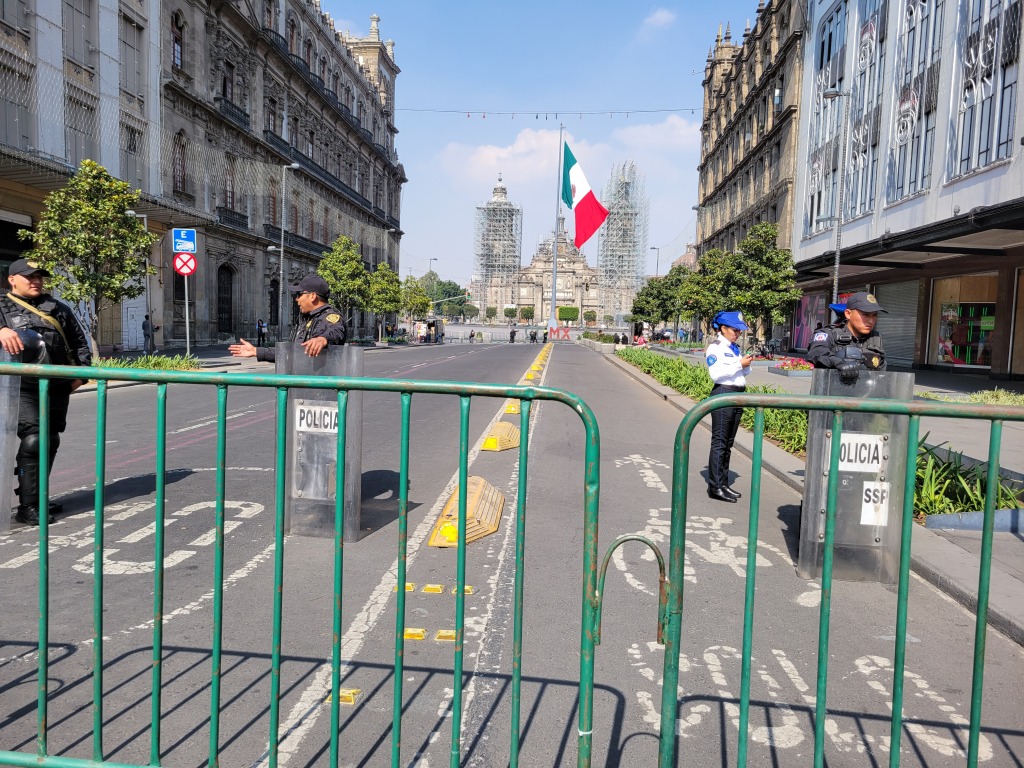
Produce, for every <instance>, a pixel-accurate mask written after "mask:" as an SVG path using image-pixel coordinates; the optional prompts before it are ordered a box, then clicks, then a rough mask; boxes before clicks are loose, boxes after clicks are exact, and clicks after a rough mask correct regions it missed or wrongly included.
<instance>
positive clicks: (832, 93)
mask: <svg viewBox="0 0 1024 768" xmlns="http://www.w3.org/2000/svg"><path fill="white" fill-rule="evenodd" d="M821 95H822V98H825V99H828V100H829V101H834V100H836V99H839V98H842V99H843V101H844V102H845V103H844V104H843V138H842V139H841V141H842V152H841V153H840V162H839V200H838V206H839V210H838V211H837V212H836V216H835V220H836V262H835V267H834V269H833V271H832V303H833V304H835V303H836V302H838V301H839V256H840V253H841V252H842V247H843V198H844V195H843V192H844V190H845V189H846V162H847V160H846V152H847V147H846V136H847V132H848V131H849V130H850V92H849V91H840V90H839V89H838V88H829V89H828V90H826V91H825V92H824V93H822V94H821Z"/></svg>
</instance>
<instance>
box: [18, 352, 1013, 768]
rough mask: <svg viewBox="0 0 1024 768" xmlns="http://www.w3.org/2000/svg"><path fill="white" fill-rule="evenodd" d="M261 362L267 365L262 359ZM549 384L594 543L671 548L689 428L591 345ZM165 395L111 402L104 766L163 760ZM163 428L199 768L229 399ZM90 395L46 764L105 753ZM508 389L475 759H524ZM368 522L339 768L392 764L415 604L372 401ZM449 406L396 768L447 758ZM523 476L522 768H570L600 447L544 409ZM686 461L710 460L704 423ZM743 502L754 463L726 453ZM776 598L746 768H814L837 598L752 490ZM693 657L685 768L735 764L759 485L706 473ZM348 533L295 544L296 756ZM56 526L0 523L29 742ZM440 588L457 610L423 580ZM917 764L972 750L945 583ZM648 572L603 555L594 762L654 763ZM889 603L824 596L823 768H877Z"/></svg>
mask: <svg viewBox="0 0 1024 768" xmlns="http://www.w3.org/2000/svg"><path fill="white" fill-rule="evenodd" d="M540 349H541V346H540V345H529V344H522V345H519V344H517V345H508V344H501V345H490V344H477V345H472V346H471V345H468V344H467V345H445V346H437V347H427V348H417V349H404V350H397V351H387V352H374V353H369V354H367V355H366V358H365V367H366V371H365V373H366V375H368V376H382V377H392V378H401V379H417V380H420V379H422V380H437V379H440V380H456V381H472V382H499V383H509V384H514V383H516V382H518V381H519V380H520V378H521V377H522V376H523V374H524V373H525V372H526V371H527V370H529V368H530V365H531V363H533V362H534V358H535V356H536V355H537V353H538V352H539V351H540ZM246 370H258V369H256V368H254V367H248V368H246ZM542 375H543V383H544V384H545V385H547V386H552V387H557V388H562V389H566V390H569V391H571V392H574V393H576V394H578V395H580V396H581V397H582V398H583V399H584V400H585V401H586V402H587V403H588V404H589V405H590V407H591V408H592V409H593V410H594V412H595V414H596V416H597V420H598V423H599V424H600V429H601V489H600V494H601V496H600V498H601V515H600V554H601V555H602V556H603V554H604V551H605V548H606V547H607V546H608V544H609V543H610V542H611V541H612V540H613V539H614V538H615V537H617V536H619V535H621V534H626V533H642V534H644V535H646V536H648V537H650V538H651V539H653V540H654V541H655V542H657V543H659V545H660V546H661V547H663V548H664V547H666V546H667V541H668V533H669V526H670V494H669V486H670V483H671V464H672V448H673V439H674V436H675V431H676V427H677V426H678V423H679V412H678V411H677V410H675V409H674V408H673V407H671V406H670V405H668V404H667V403H665V402H664V401H662V400H660V399H658V398H656V397H655V396H654V395H653V394H651V393H650V392H649V391H648V390H647V389H646V388H644V387H643V386H641V385H640V384H638V383H637V382H635V381H633V380H632V379H630V378H628V377H626V376H625V375H623V374H622V373H621V372H620V371H618V370H617V369H616V368H614V367H613V366H611V365H609V364H608V363H607V362H606V361H605V360H604V359H603V357H602V356H601V355H598V354H596V353H594V352H592V351H590V350H588V349H585V348H583V347H579V346H575V345H570V344H558V345H555V347H554V349H553V352H552V355H551V359H550V364H549V365H548V366H547V367H546V369H545V370H544V372H543V374H542ZM155 393H156V388H155V386H152V385H146V386H135V387H125V388H119V389H113V390H111V393H110V406H109V414H110V415H109V428H108V432H107V446H106V452H107V473H106V492H105V504H106V510H105V514H104V518H103V526H104V543H103V550H104V559H105V566H104V572H105V576H104V579H103V587H104V595H103V605H104V611H103V622H104V626H103V637H104V641H103V652H104V655H103V658H104V668H103V675H102V686H103V691H104V711H103V718H104V722H105V726H104V730H103V744H102V751H103V753H104V755H105V756H106V757H107V759H110V760H115V761H117V762H120V763H126V764H135V763H138V764H140V765H141V764H147V763H148V762H149V751H150V739H151V737H152V733H151V729H150V707H151V698H150V696H151V679H152V648H151V642H152V622H153V532H154V531H153V528H154V524H153V520H154V517H153V514H154V513H153V508H154V499H155V494H154V490H155V488H154V475H153V471H154V455H155V454H154V438H153V435H154V426H155V424H154V422H155V415H154V414H155V406H154V403H155ZM169 393H170V394H169V412H168V433H169V434H168V467H169V473H168V509H167V513H168V515H167V517H168V520H169V522H168V524H167V526H166V533H165V535H166V538H167V545H166V546H167V548H166V564H167V571H166V574H167V575H166V596H165V597H166V599H165V605H164V611H163V621H164V626H165V629H164V644H165V654H164V658H163V673H162V674H163V692H162V701H161V703H160V707H161V712H162V713H163V721H162V733H161V735H160V748H161V754H162V764H163V765H165V766H174V767H175V768H177V767H178V766H200V765H205V764H206V760H207V753H208V750H209V744H210V728H211V725H210V702H211V689H212V686H211V676H212V675H211V649H212V648H213V640H212V638H213V634H214V632H213V630H214V628H213V626H212V612H213V591H212V584H213V578H214V569H213V547H214V545H215V541H214V536H213V534H212V532H211V531H212V530H213V501H212V500H213V499H214V497H215V482H216V467H217V461H216V454H215V447H216V418H215V417H216V393H215V388H213V387H199V386H184V385H183V386H172V387H171V388H170V389H169ZM95 406H96V395H95V394H89V393H87V394H81V395H76V396H75V397H74V398H73V399H72V412H71V417H70V420H69V423H70V426H69V429H68V432H67V433H66V434H65V436H64V441H63V443H62V446H61V453H60V456H59V457H58V460H57V465H56V467H55V469H54V472H53V475H52V479H51V484H52V492H53V494H54V495H55V496H57V497H60V499H61V501H63V502H64V504H65V509H66V511H65V513H64V515H62V516H61V519H60V520H59V521H58V522H57V523H55V524H54V525H53V526H52V527H51V541H50V585H51V605H50V643H51V644H50V655H49V660H50V680H49V696H50V698H49V701H50V704H49V740H50V751H51V753H52V754H65V755H70V756H75V757H82V758H88V757H91V756H92V754H93V752H94V749H95V747H94V743H93V734H92V717H93V712H92V708H91V704H90V702H91V697H92V690H93V685H94V676H93V669H94V632H93V619H92V608H91V606H92V595H93V575H92V572H93V567H92V561H93V535H94V530H93V525H94V522H95V516H94V513H93V506H94V504H93V485H94V479H95V465H94V445H95V424H94V413H95ZM503 406H504V401H503V400H499V399H487V398H474V399H473V402H472V409H471V421H470V443H471V445H473V446H474V448H473V450H472V451H471V453H470V462H471V465H470V474H471V475H480V476H482V477H484V478H486V479H487V480H488V481H489V482H490V483H491V484H492V485H494V486H495V487H496V488H497V489H498V490H499V491H500V492H502V493H503V494H504V495H505V505H504V514H503V516H502V519H501V525H500V527H499V530H498V531H497V532H496V533H494V534H493V535H491V536H488V537H486V538H484V539H482V540H480V541H478V542H476V543H474V544H471V545H470V547H469V553H468V562H467V583H468V584H469V585H471V586H472V587H473V590H472V594H468V595H466V598H465V600H466V616H467V626H466V630H467V632H466V644H465V673H466V674H465V678H464V700H463V704H464V711H463V717H462V726H463V728H462V741H461V754H462V760H463V764H464V765H472V766H500V765H505V764H507V760H508V754H509V743H510V706H511V702H510V680H511V675H510V673H511V668H512V637H513V632H512V609H511V606H512V602H513V600H512V583H513V578H514V568H515V509H516V494H517V488H518V481H519V473H520V472H521V471H522V469H523V468H521V467H519V466H518V452H517V451H504V452H500V453H493V452H480V451H479V450H478V446H479V441H480V439H481V437H482V436H483V434H484V433H485V432H486V431H487V429H488V427H489V425H490V424H492V423H493V422H494V421H495V420H497V419H504V420H507V421H512V422H513V423H515V424H517V425H518V420H519V417H518V416H510V415H505V414H504V413H503V410H504V409H503ZM228 416H229V419H228V421H227V434H228V459H227V470H226V489H227V490H226V498H227V502H228V503H227V518H228V524H227V526H226V544H225V564H224V579H225V581H224V583H225V591H224V623H223V635H222V642H223V659H222V664H221V672H222V684H221V688H220V693H219V695H220V710H221V714H220V722H219V733H218V735H217V742H218V749H219V752H220V764H221V765H225V766H257V765H266V764H267V754H266V752H267V746H268V734H269V728H270V726H269V722H270V714H269V693H270V689H271V674H270V670H271V664H270V657H271V626H272V599H273V559H274V507H273V498H274V496H273V494H274V473H273V466H274V454H273V451H274V403H273V392H272V390H266V389H259V388H242V387H237V388H236V387H232V388H231V389H230V392H229V398H228ZM363 418H364V423H363V473H364V475H363V534H362V537H361V539H360V540H359V541H358V542H356V543H349V544H346V546H345V549H344V555H345V576H344V578H345V582H344V584H345V593H344V599H343V605H342V615H343V622H342V626H343V630H344V635H343V660H344V663H345V668H344V670H343V676H344V679H343V683H342V685H343V686H344V687H345V688H351V689H358V690H359V691H360V693H359V694H358V695H357V696H356V697H355V701H354V703H353V704H346V705H344V706H343V707H342V709H341V715H342V723H341V734H340V741H341V745H342V748H341V755H342V759H341V764H342V765H345V766H383V765H390V761H391V749H392V747H391V741H392V734H391V714H392V701H393V690H394V685H395V680H394V675H393V662H394V653H395V652H394V648H395V641H394V635H395V604H396V596H397V591H396V590H397V588H398V585H397V582H396V575H395V574H396V568H397V564H396V555H397V552H398V546H397V536H398V533H397V528H398V526H397V522H396V518H397V509H398V469H399V452H400V451H399V431H400V430H399V424H400V410H399V396H398V395H391V394H383V393H380V394H369V395H367V396H366V397H365V399H364V417H363ZM458 424H459V419H458V399H457V398H455V397H446V396H426V395H416V396H414V398H413V406H412V424H411V434H410V440H411V451H410V454H411V457H412V461H411V467H410V480H411V490H410V515H409V532H408V542H409V555H408V559H407V565H408V569H409V570H408V582H409V584H410V585H413V586H411V587H410V588H409V591H407V592H406V599H407V605H406V616H407V620H406V624H407V626H408V627H410V628H418V629H422V630H424V633H423V634H424V639H423V640H406V641H405V653H404V670H403V676H402V686H403V698H402V702H403V712H404V717H403V724H402V735H401V745H402V746H401V754H402V761H401V762H402V765H415V766H420V767H421V768H426V767H427V766H431V765H433V766H440V765H447V764H448V760H449V752H450V750H451V722H452V715H451V709H450V705H451V698H452V688H453V681H452V672H451V670H452V668H453V663H452V655H453V643H452V642H450V641H445V640H437V639H435V638H436V637H437V633H438V632H439V631H444V630H451V629H454V611H455V596H454V595H453V587H454V585H455V580H456V576H455V553H454V550H452V549H438V548H432V547H427V546H426V538H427V536H428V534H429V533H430V530H431V528H432V526H433V523H434V521H435V520H436V518H437V516H438V513H439V512H440V511H441V507H442V506H443V504H444V502H445V501H446V500H447V498H448V495H449V494H450V492H451V490H452V489H453V488H454V487H455V484H456V482H457V472H458ZM529 440H530V443H529V447H530V454H529V455H530V459H529V465H528V466H527V467H526V468H525V469H526V472H527V482H528V491H527V520H526V542H525V545H526V548H525V552H526V555H525V563H526V570H525V573H526V588H525V594H526V597H525V606H526V609H525V610H526V613H525V627H524V633H523V662H522V671H523V694H522V699H523V700H522V736H521V758H520V760H521V761H520V764H521V765H529V766H545V765H559V766H560V765H575V762H576V738H577V721H576V703H577V682H578V679H579V633H580V594H581V583H582V548H583V512H582V511H583V446H584V432H583V428H582V423H581V420H580V418H579V415H578V414H576V413H575V412H573V411H572V410H571V409H569V408H568V407H566V406H565V405H562V404H559V403H551V402H548V403H541V404H539V405H535V406H534V418H533V422H532V425H531V430H530V433H529ZM693 450H694V452H695V455H694V457H693V459H692V461H691V466H692V467H694V468H695V469H694V471H695V472H696V471H697V470H698V469H700V470H702V469H703V467H704V465H705V463H706V457H707V450H708V436H707V433H706V432H705V431H704V430H698V431H697V433H696V434H695V441H694V449H693ZM733 469H734V470H735V471H736V473H737V484H736V487H737V488H739V489H741V490H744V491H746V490H747V489H748V487H749V472H750V465H749V462H747V461H745V460H743V459H742V457H739V456H736V457H734V460H733ZM761 487H762V498H761V525H760V530H759V532H758V536H757V539H758V572H757V605H756V614H755V616H756V618H755V624H754V655H753V663H752V675H751V678H752V679H751V691H752V695H751V714H750V716H751V745H750V765H805V764H807V765H809V764H811V756H812V754H813V714H814V701H815V699H814V695H815V683H816V655H817V634H818V630H817V628H818V605H819V599H820V585H818V584H817V583H815V582H806V581H803V580H801V579H799V578H798V577H797V576H796V574H795V572H794V567H793V564H794V561H795V558H796V546H797V534H798V527H799V498H798V497H797V496H796V494H795V493H794V492H793V491H792V490H791V489H789V488H788V487H785V486H783V485H782V484H781V483H779V482H777V481H776V480H774V479H773V478H772V477H770V476H767V475H766V476H765V477H764V478H763V479H762V484H761ZM690 488H691V493H690V499H689V510H688V534H687V573H686V583H685V602H684V612H683V638H682V649H683V650H682V653H681V655H680V670H681V671H680V684H679V696H680V710H679V719H678V722H677V728H676V731H677V734H678V737H679V739H678V742H679V752H680V759H679V763H680V764H681V765H682V764H689V765H719V764H721V765H726V764H731V763H733V762H734V761H735V755H736V742H737V735H738V728H737V725H738V701H739V691H740V675H739V671H740V661H739V651H738V649H739V648H740V647H741V642H742V619H743V585H744V575H745V560H746V551H747V524H748V519H747V514H748V512H747V506H746V502H747V495H746V494H745V495H744V499H743V500H742V501H741V502H740V503H739V504H736V505H731V504H730V505H727V504H722V503H720V502H712V501H710V500H708V499H707V497H706V495H705V494H704V483H703V482H702V480H701V479H700V478H696V477H694V478H692V479H691V484H690ZM333 555H334V549H333V542H332V541H331V540H326V539H311V538H303V537H289V538H288V539H287V542H286V546H285V582H284V605H285V608H284V637H283V642H282V654H283V658H284V664H283V667H282V674H281V691H282V700H281V716H280V721H281V733H282V743H281V753H280V759H279V762H278V764H279V765H282V766H284V765H289V766H321V765H327V764H328V760H327V744H328V740H329V730H330V708H329V704H327V703H325V702H326V697H327V694H328V693H329V692H330V655H331V640H332V620H331V616H332V605H333V595H332V573H333V565H332V563H333ZM37 567H38V533H37V530H36V529H27V528H16V529H14V530H12V531H11V532H10V533H8V534H3V535H0V574H2V579H3V584H4V588H3V590H2V593H0V616H2V617H3V618H2V624H0V748H3V749H13V750H19V751H32V750H33V749H34V740H35V731H36V705H35V702H36V661H37V659H36V651H35V649H36V637H37V634H36V633H37V630H38V606H37V601H36V595H37V584H38V581H37V580H38V572H37ZM428 585H442V589H441V591H439V592H434V591H424V587H425V586H428ZM910 592H911V596H910V599H911V603H910V605H911V608H910V620H909V625H908V631H909V633H910V635H911V642H910V643H909V645H908V651H907V675H906V686H907V691H906V696H905V704H904V707H905V715H906V718H907V721H906V724H905V727H904V733H903V741H902V752H901V756H902V765H905V766H956V765H963V764H964V762H965V757H964V754H965V750H966V743H967V736H966V723H967V721H968V718H969V713H970V691H971V677H970V676H971V662H972V659H971V657H970V648H971V644H972V641H973V632H974V620H973V616H972V615H971V614H970V613H968V612H967V611H966V610H964V609H963V608H961V607H960V606H958V605H957V604H955V603H953V602H952V601H951V600H949V599H948V598H946V597H945V596H944V595H942V594H941V593H940V592H938V591H937V590H935V589H934V588H933V587H931V586H930V585H928V584H926V583H925V582H923V581H921V580H920V579H917V578H916V577H915V578H914V579H913V582H912V584H911V590H910ZM657 594H658V577H657V566H656V562H655V559H654V557H653V556H652V555H650V554H649V553H645V552H644V550H643V548H642V547H641V546H640V545H639V544H627V545H626V547H624V548H622V549H619V550H617V551H616V554H615V555H614V556H613V557H612V560H611V565H610V567H609V573H608V580H607V585H606V590H605V594H604V596H603V600H604V617H603V626H602V643H601V645H600V646H599V647H598V649H597V665H596V666H597V669H596V680H597V688H596V694H595V716H594V764H595V765H609V766H618V765H622V766H640V765H653V764H656V755H657V731H658V723H659V718H660V715H659V712H660V700H661V685H660V681H661V674H662V659H663V648H662V647H661V646H659V645H658V644H657V643H656V624H657ZM895 602H896V601H895V593H894V591H893V590H890V589H887V588H885V587H882V586H879V585H872V584H859V583H858V584H853V583H843V582H837V583H836V584H835V585H834V589H833V608H832V634H831V636H832V644H831V648H830V664H829V678H828V679H829V688H828V700H827V703H828V712H829V716H828V719H827V721H826V733H827V738H826V744H825V753H826V759H827V762H828V765H830V766H878V765H882V764H888V759H889V755H888V751H889V729H888V718H889V713H890V702H891V688H892V674H891V667H892V663H893V662H892V659H893V642H894V631H895V616H896V607H895ZM1022 662H1024V654H1022V649H1021V648H1020V647H1019V646H1017V645H1015V644H1013V643H1011V642H1009V641H1007V640H1006V639H1005V638H1003V637H1002V636H1001V635H999V634H998V633H995V632H990V633H989V636H988V645H987V673H986V684H985V700H984V710H983V711H984V716H985V719H984V722H985V729H984V733H983V738H982V743H981V759H982V762H983V763H984V764H987V765H992V766H1022V765H1024V726H1022V725H1021V723H1022V717H1021V714H1022V709H1021V703H1020V702H1021V699H1020V696H1019V691H1020V690H1021V689H1022V687H1024V663H1022Z"/></svg>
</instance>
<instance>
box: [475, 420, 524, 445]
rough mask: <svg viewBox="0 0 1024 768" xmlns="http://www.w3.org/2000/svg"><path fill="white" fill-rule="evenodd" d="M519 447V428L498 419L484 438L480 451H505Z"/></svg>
mask: <svg viewBox="0 0 1024 768" xmlns="http://www.w3.org/2000/svg"><path fill="white" fill-rule="evenodd" d="M518 447H519V428H518V427H516V426H515V425H514V424H512V423H510V422H507V421H499V422H497V423H496V424H495V425H494V426H493V427H492V428H491V431H490V432H489V433H488V434H487V437H485V438H484V444H483V446H482V447H481V448H480V450H482V451H507V450H508V449H509V448H518Z"/></svg>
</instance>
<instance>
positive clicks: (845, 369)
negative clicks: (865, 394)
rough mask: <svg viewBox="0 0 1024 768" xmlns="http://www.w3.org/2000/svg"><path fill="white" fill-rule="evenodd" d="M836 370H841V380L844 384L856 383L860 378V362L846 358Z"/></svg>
mask: <svg viewBox="0 0 1024 768" xmlns="http://www.w3.org/2000/svg"><path fill="white" fill-rule="evenodd" d="M836 370H837V371H839V380H840V381H841V382H843V384H856V383H857V379H858V378H860V363H855V362H853V361H852V360H844V361H843V362H841V363H840V364H839V365H837V366H836Z"/></svg>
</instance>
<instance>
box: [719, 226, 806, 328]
mask: <svg viewBox="0 0 1024 768" xmlns="http://www.w3.org/2000/svg"><path fill="white" fill-rule="evenodd" d="M778 235H779V228H778V226H777V225H775V224H756V225H755V226H753V227H751V229H750V231H749V232H748V233H747V236H746V237H745V238H744V239H743V241H742V242H741V243H740V248H739V251H738V252H737V253H736V254H735V255H734V257H733V258H734V266H735V270H736V272H735V274H734V275H733V284H734V287H733V289H732V300H733V304H734V306H732V307H728V309H738V310H739V311H741V312H743V314H744V315H746V316H747V317H748V318H750V320H751V321H752V323H751V324H753V325H754V330H755V333H757V335H758V336H759V337H760V338H762V339H766V338H768V337H769V336H770V335H771V329H772V324H773V323H781V322H783V321H785V319H786V316H787V315H788V313H789V310H790V309H791V308H792V307H793V305H794V304H795V303H796V302H797V301H798V300H799V299H800V295H801V291H800V289H799V288H798V287H797V285H796V266H795V265H794V264H793V254H792V253H790V251H788V250H786V249H783V248H779V247H777V246H776V241H777V238H778Z"/></svg>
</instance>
